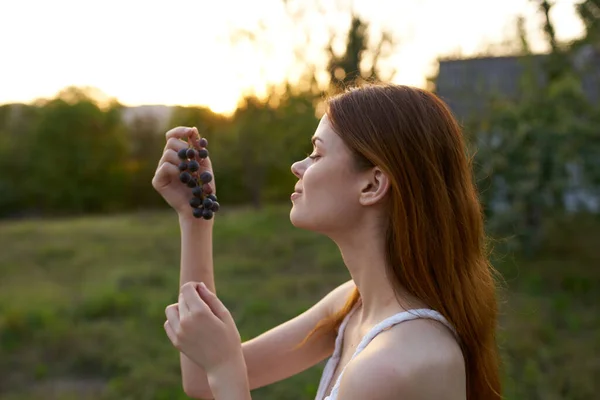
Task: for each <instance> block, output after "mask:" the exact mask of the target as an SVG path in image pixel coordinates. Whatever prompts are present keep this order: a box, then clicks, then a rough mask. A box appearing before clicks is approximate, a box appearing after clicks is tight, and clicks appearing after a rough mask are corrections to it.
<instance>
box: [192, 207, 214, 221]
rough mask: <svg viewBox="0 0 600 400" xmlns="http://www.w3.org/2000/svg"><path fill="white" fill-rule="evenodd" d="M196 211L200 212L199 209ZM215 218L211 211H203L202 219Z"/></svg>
mask: <svg viewBox="0 0 600 400" xmlns="http://www.w3.org/2000/svg"><path fill="white" fill-rule="evenodd" d="M196 210H199V208H197V209H196ZM212 217H213V212H212V211H211V210H209V209H206V208H205V209H204V210H202V218H204V219H211V218H212Z"/></svg>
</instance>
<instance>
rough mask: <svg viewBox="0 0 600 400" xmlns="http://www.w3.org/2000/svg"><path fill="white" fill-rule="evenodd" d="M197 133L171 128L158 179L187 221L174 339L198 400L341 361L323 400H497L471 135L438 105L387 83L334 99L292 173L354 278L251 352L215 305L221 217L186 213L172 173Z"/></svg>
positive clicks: (489, 278)
mask: <svg viewBox="0 0 600 400" xmlns="http://www.w3.org/2000/svg"><path fill="white" fill-rule="evenodd" d="M193 135H197V131H196V130H194V129H188V128H175V129H173V130H171V131H169V132H168V133H167V138H168V140H167V146H166V151H165V153H164V155H163V157H162V159H161V162H160V164H159V168H158V170H157V173H156V176H155V178H154V180H153V185H154V187H155V188H156V189H157V190H158V191H159V192H160V193H161V194H162V196H163V197H164V198H165V199H166V201H167V202H168V203H169V204H170V205H171V206H172V207H173V208H175V210H177V212H178V214H179V222H180V227H181V239H182V252H181V281H180V283H181V294H180V297H179V301H178V303H177V304H173V305H170V306H168V307H167V309H166V315H167V322H166V323H165V330H166V333H167V335H168V337H169V338H170V340H171V341H172V342H173V344H174V345H175V347H176V348H178V349H179V350H180V351H181V353H182V355H181V369H182V375H183V386H184V389H185V392H186V393H187V394H188V395H189V396H190V397H193V398H215V399H218V400H220V399H249V398H250V393H249V392H250V390H252V389H255V388H258V387H262V386H265V385H269V384H271V383H274V382H277V381H280V380H282V379H285V378H288V377H290V376H292V375H294V374H297V373H299V372H301V371H304V370H306V369H307V368H310V367H312V366H314V365H316V364H317V363H319V362H320V361H322V360H324V359H326V358H327V357H330V356H331V357H330V359H329V362H328V364H327V366H326V369H325V370H324V372H323V376H322V379H321V384H320V386H319V390H318V393H317V400H322V399H328V400H334V399H338V400H358V399H360V400H363V399H371V400H388V399H389V400H392V399H394V400H396V399H403V400H411V399H415V400H416V399H419V400H425V399H432V400H433V399H436V400H438V399H446V400H459V399H469V400H474V399H485V400H490V399H499V398H501V394H500V392H501V389H500V378H499V370H498V369H499V366H498V363H499V361H498V355H497V346H496V343H495V329H496V322H497V320H496V318H497V309H496V307H497V304H496V297H495V282H494V271H493V269H492V267H491V265H490V263H489V261H488V260H487V258H486V254H485V250H484V248H485V236H484V225H483V220H482V212H481V208H480V204H479V202H478V197H477V193H476V190H475V186H474V184H473V178H472V172H471V169H470V165H469V160H468V159H467V156H466V154H465V144H464V141H463V137H462V134H461V131H460V128H459V126H458V125H457V123H456V121H455V120H454V118H453V117H452V115H451V113H450V111H449V110H448V108H447V107H446V106H445V105H444V104H443V103H442V102H441V101H440V100H439V99H438V98H437V97H435V96H434V95H433V94H431V93H428V92H426V91H423V90H420V89H416V88H410V87H405V86H396V85H383V84H380V85H366V86H363V87H360V88H354V89H351V90H348V91H346V92H345V93H343V94H341V95H338V96H336V97H333V98H332V99H330V100H329V102H328V109H327V112H326V115H324V116H323V118H322V119H321V121H320V123H319V126H318V128H317V130H316V132H315V134H314V136H313V138H312V142H313V145H314V150H313V153H312V154H311V155H310V156H309V157H307V158H306V159H304V160H302V161H299V162H296V163H294V164H293V165H292V172H293V173H294V175H296V177H297V178H298V183H297V184H296V187H295V192H294V194H292V204H293V206H292V210H291V213H290V219H291V221H292V223H293V224H294V225H295V226H296V227H299V228H303V229H309V230H311V231H316V232H319V233H322V234H324V235H327V236H328V237H330V238H331V239H332V240H333V241H334V242H335V243H336V244H337V245H338V247H339V249H340V252H341V255H342V257H343V260H344V262H345V264H346V266H347V268H348V270H349V272H350V274H351V277H352V279H351V280H350V281H348V282H346V283H343V284H341V285H340V286H339V287H337V288H336V289H334V290H333V291H331V292H330V293H329V294H328V295H326V296H325V297H324V298H323V299H322V300H320V301H319V302H318V303H317V304H315V305H314V306H313V307H312V308H310V309H309V310H307V311H306V312H304V313H303V314H301V315H299V316H297V317H295V318H293V319H292V320H290V321H288V322H286V323H284V324H282V325H280V326H278V327H275V328H273V329H271V330H269V331H267V332H265V333H263V334H262V335H260V336H258V337H256V338H254V339H252V340H250V341H247V342H245V343H243V344H240V336H239V334H238V331H237V329H236V326H235V323H234V321H233V319H232V318H231V315H230V314H229V312H228V310H227V309H226V308H225V307H224V306H223V304H222V303H221V302H220V301H219V299H218V298H217V297H216V295H215V287H214V279H213V269H212V243H211V235H212V228H213V223H214V221H213V220H208V221H206V220H197V219H194V218H193V217H191V213H190V209H189V208H190V207H189V205H188V203H187V200H188V197H189V193H188V192H189V190H186V189H187V188H186V187H185V186H184V185H181V183H180V182H179V181H178V179H177V176H178V170H177V168H176V165H177V163H178V159H177V155H176V153H177V151H178V150H179V149H180V148H182V147H185V146H187V144H186V143H184V142H182V141H181V140H179V139H183V138H187V137H191V136H193ZM203 168H206V169H208V170H210V169H211V165H210V162H207V163H206V165H204V166H203ZM211 185H212V186H211V188H212V190H216V187H215V186H214V181H213V182H211Z"/></svg>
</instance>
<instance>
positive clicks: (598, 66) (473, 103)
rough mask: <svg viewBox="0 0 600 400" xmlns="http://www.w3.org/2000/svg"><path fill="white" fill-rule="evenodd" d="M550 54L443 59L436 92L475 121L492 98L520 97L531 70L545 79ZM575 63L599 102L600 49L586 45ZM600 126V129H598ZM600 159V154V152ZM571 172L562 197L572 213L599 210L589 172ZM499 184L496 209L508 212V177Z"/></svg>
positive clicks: (573, 168)
mask: <svg viewBox="0 0 600 400" xmlns="http://www.w3.org/2000/svg"><path fill="white" fill-rule="evenodd" d="M548 57H549V56H548V55H546V54H536V55H530V56H527V57H525V56H505V57H477V58H470V59H451V60H442V61H440V63H439V72H438V76H437V78H436V82H435V86H436V89H435V91H436V94H437V95H438V96H439V97H440V98H441V99H442V100H444V101H445V102H446V104H448V106H449V107H450V109H451V110H452V112H453V113H454V114H455V116H456V118H457V119H458V121H459V122H460V123H461V124H463V125H464V124H466V123H468V122H470V121H473V122H476V121H477V119H478V118H479V117H480V116H481V115H483V113H484V112H485V109H486V107H487V104H488V102H489V101H490V100H491V99H493V98H505V99H512V100H515V101H518V100H519V97H520V96H521V91H522V88H521V85H520V80H521V78H522V77H523V76H524V73H525V72H527V68H529V67H531V68H532V69H531V70H530V71H540V72H539V73H537V72H535V73H536V74H537V76H538V77H539V82H540V83H543V80H544V79H545V74H543V73H541V71H542V68H543V63H544V62H546V61H547V60H548ZM572 63H573V67H574V68H576V69H577V70H578V71H580V72H581V76H582V86H583V91H584V93H585V95H586V97H587V98H588V99H589V100H590V101H591V102H593V103H595V104H599V105H600V53H599V52H597V51H595V50H594V49H593V47H591V46H583V47H581V48H580V49H579V50H578V51H577V52H576V53H575V54H574V56H573V58H572ZM598 129H600V127H598ZM598 157H599V159H600V155H599V156H598ZM566 168H567V170H568V174H569V175H570V179H569V182H568V184H567V188H568V189H566V190H565V193H564V195H563V200H564V203H565V207H566V209H567V210H568V211H578V210H588V211H592V212H599V211H600V188H598V187H589V186H585V184H584V179H583V178H584V175H585V171H584V170H583V168H582V166H581V165H575V164H569V165H567V166H566ZM495 180H496V181H497V183H498V184H499V186H498V190H499V191H498V192H497V195H498V196H497V198H496V200H494V201H493V205H492V207H493V208H494V209H496V210H499V211H500V210H507V207H509V204H508V203H507V202H506V201H505V200H503V199H502V197H503V195H502V193H501V192H502V190H501V188H502V187H506V185H507V183H506V182H505V181H504V179H503V177H497V179H495Z"/></svg>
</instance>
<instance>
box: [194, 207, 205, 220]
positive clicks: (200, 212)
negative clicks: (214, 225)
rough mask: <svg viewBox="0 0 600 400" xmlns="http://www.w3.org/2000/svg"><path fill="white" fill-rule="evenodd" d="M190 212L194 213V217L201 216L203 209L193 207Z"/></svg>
mask: <svg viewBox="0 0 600 400" xmlns="http://www.w3.org/2000/svg"><path fill="white" fill-rule="evenodd" d="M192 214H194V217H196V218H202V217H203V216H204V209H202V208H194V209H193V210H192Z"/></svg>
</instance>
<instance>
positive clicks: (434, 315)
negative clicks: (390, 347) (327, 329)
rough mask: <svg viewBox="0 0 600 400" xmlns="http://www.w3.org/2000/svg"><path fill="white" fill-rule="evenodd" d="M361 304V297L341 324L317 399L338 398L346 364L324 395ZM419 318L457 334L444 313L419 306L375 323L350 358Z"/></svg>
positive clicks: (328, 399)
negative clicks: (389, 331)
mask: <svg viewBox="0 0 600 400" xmlns="http://www.w3.org/2000/svg"><path fill="white" fill-rule="evenodd" d="M359 305H360V299H359V301H358V302H357V303H356V305H355V306H354V308H353V309H352V310H351V311H350V312H349V313H348V315H346V317H345V318H344V320H343V321H342V323H341V324H340V327H339V330H338V334H337V337H336V339H335V349H334V351H333V355H332V356H331V358H330V359H329V361H328V362H327V364H326V365H325V369H324V370H323V375H322V376H321V381H320V383H319V389H318V390H317V396H316V397H315V400H336V399H337V394H338V390H339V389H340V382H341V380H342V375H343V374H344V370H345V369H346V366H344V369H343V370H342V372H341V373H340V375H339V376H338V378H337V380H336V382H335V386H334V387H333V388H332V389H331V393H330V394H329V396H327V397H324V396H325V391H326V390H327V388H328V387H329V385H330V383H331V379H333V373H334V372H335V370H336V368H337V365H338V363H339V362H340V356H341V352H342V339H343V337H344V331H345V329H346V324H347V323H348V320H349V319H350V316H351V315H352V314H354V312H355V311H356V310H357V308H358V306H359ZM417 318H429V319H433V320H436V321H439V322H441V323H442V324H444V325H446V326H447V327H448V328H449V329H450V330H451V331H452V332H453V333H454V334H455V335H456V331H455V330H454V327H452V325H450V323H448V321H447V320H446V319H445V318H444V317H443V316H442V314H440V313H439V312H437V311H435V310H431V309H428V308H419V309H413V310H408V311H403V312H400V313H397V314H394V315H392V316H390V317H388V318H386V319H384V320H383V321H381V322H380V323H378V324H377V325H375V326H374V327H373V328H371V330H370V331H369V332H367V334H366V335H365V336H364V337H363V338H362V340H361V341H360V343H359V345H358V347H357V348H356V351H355V352H354V354H353V355H352V358H351V359H350V360H351V361H352V360H353V359H354V357H356V356H357V355H358V354H359V353H360V352H361V351H363V350H364V349H365V347H367V345H368V344H369V343H370V342H371V340H373V339H374V338H375V336H377V335H378V334H380V333H381V332H383V331H384V330H386V329H388V328H391V327H392V326H394V325H396V324H399V323H401V322H404V321H410V320H413V319H417Z"/></svg>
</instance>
